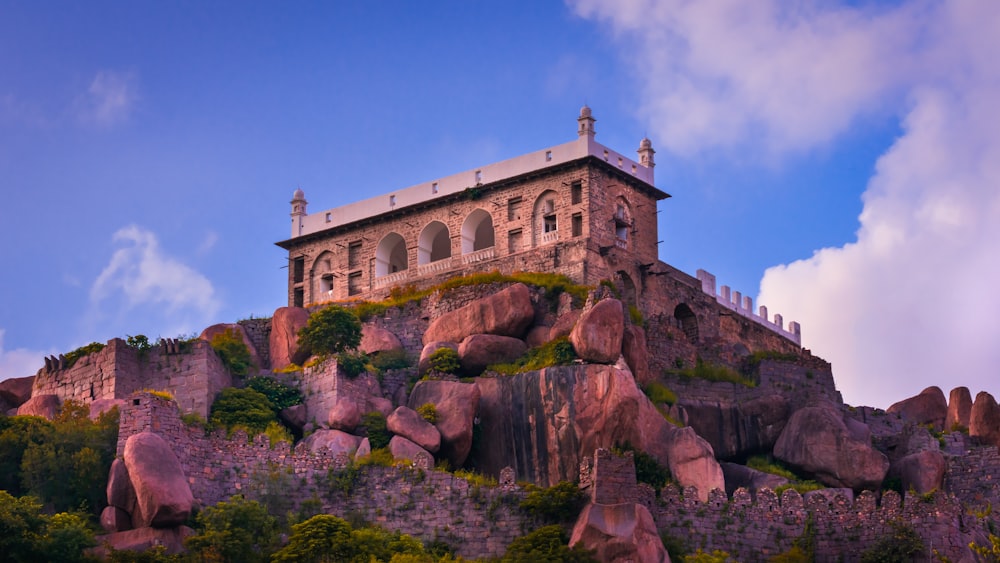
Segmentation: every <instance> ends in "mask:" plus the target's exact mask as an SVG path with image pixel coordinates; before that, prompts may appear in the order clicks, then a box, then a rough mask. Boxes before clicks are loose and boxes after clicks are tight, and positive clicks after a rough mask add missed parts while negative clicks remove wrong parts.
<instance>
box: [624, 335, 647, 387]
mask: <svg viewBox="0 0 1000 563" xmlns="http://www.w3.org/2000/svg"><path fill="white" fill-rule="evenodd" d="M622 355H623V356H625V363H627V364H628V367H629V369H630V370H631V371H632V375H634V376H635V380H636V381H638V382H639V383H640V384H641V385H645V384H646V383H649V382H650V381H651V380H652V374H651V373H650V371H649V351H648V350H647V349H646V331H645V330H643V328H642V327H641V326H635V325H632V324H630V325H628V326H626V327H625V332H624V333H623V335H622Z"/></svg>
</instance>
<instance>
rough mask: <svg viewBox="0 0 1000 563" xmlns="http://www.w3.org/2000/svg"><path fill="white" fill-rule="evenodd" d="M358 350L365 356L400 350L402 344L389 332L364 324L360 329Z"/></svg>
mask: <svg viewBox="0 0 1000 563" xmlns="http://www.w3.org/2000/svg"><path fill="white" fill-rule="evenodd" d="M358 349H359V350H361V351H362V352H364V353H365V354H377V353H379V352H389V351H395V350H402V349H403V344H402V343H400V341H399V338H398V337H397V336H396V335H395V334H393V333H392V332H390V331H389V330H387V329H384V328H382V327H378V326H375V325H373V324H368V323H366V324H364V325H363V326H362V327H361V344H360V345H359V346H358Z"/></svg>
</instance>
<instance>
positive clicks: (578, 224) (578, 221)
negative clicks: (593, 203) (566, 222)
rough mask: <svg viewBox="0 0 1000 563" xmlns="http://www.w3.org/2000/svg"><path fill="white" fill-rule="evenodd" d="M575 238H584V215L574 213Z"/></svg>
mask: <svg viewBox="0 0 1000 563" xmlns="http://www.w3.org/2000/svg"><path fill="white" fill-rule="evenodd" d="M573 236H575V237H579V236H583V214H582V213H574V214H573Z"/></svg>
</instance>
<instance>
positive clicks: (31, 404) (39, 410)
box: [17, 395, 62, 420]
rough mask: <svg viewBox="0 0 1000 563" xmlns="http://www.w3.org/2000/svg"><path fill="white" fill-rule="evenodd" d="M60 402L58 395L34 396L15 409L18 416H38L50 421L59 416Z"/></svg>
mask: <svg viewBox="0 0 1000 563" xmlns="http://www.w3.org/2000/svg"><path fill="white" fill-rule="evenodd" d="M61 405H62V401H60V400H59V396H58V395H35V396H34V397H32V398H30V399H28V400H27V401H25V402H24V403H23V404H22V405H21V406H19V407H17V414H18V415H20V416H40V417H43V418H47V419H49V420H52V419H53V418H55V417H56V415H58V414H59V408H60V406H61Z"/></svg>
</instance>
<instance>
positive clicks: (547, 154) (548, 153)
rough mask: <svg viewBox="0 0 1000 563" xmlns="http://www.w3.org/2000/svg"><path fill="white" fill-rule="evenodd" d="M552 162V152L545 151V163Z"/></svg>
mask: <svg viewBox="0 0 1000 563" xmlns="http://www.w3.org/2000/svg"><path fill="white" fill-rule="evenodd" d="M550 160H552V151H545V162H548V161H550Z"/></svg>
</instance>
